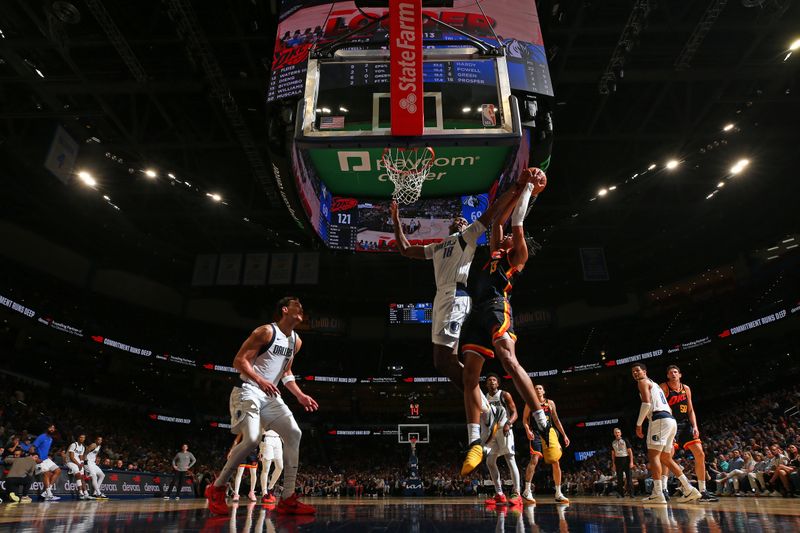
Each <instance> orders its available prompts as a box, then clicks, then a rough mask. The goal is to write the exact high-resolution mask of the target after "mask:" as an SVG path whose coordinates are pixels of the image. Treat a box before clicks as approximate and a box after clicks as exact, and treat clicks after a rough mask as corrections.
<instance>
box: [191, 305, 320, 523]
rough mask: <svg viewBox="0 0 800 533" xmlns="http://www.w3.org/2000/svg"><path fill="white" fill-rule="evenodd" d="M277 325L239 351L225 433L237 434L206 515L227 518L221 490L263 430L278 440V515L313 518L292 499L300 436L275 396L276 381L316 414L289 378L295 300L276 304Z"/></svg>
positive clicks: (296, 347)
mask: <svg viewBox="0 0 800 533" xmlns="http://www.w3.org/2000/svg"><path fill="white" fill-rule="evenodd" d="M275 316H276V319H277V322H273V323H272V324H267V325H264V326H260V327H258V328H256V329H255V330H254V331H253V333H251V334H250V337H248V339H247V340H246V341H245V342H244V344H242V347H241V348H239V352H238V353H237V354H236V358H235V359H234V360H233V366H234V367H235V368H236V369H237V370H239V372H240V378H241V380H242V383H241V386H239V387H234V388H233V391H231V397H230V410H231V432H232V433H238V434H241V436H242V438H241V441H240V442H239V444H237V445H236V446H234V448H233V449H232V450H231V453H230V455H229V457H228V461H227V462H226V463H225V466H224V467H223V468H222V471H221V472H220V474H219V477H217V479H216V480H215V481H214V483H213V484H212V485H209V486H208V488H207V489H206V498H208V508H209V509H210V510H211V512H212V513H215V514H220V515H227V514H229V513H230V510H229V508H228V504H227V503H226V502H225V484H226V483H227V481H228V479H229V478H230V477H231V475H232V474H233V473H234V471H235V470H236V467H237V466H238V465H239V464H241V463H242V461H243V459H244V458H245V457H247V454H249V453H250V452H251V451H252V450H253V449H255V447H256V446H257V445H258V441H259V439H260V437H261V434H262V432H263V431H264V430H266V429H273V430H275V432H276V433H277V434H278V435H280V436H281V437H282V438H283V443H284V457H283V459H284V483H283V493H282V494H281V499H280V501H279V502H278V505H277V507H276V511H277V512H278V514H313V513H314V512H315V509H314V508H313V507H312V506H310V505H306V504H304V503H301V502H300V501H299V500H298V495H297V494H296V493H295V485H296V482H297V466H298V463H299V455H300V437H301V436H302V432H301V431H300V427H299V426H298V425H297V422H296V421H295V419H294V416H293V415H292V412H291V411H290V410H289V408H288V407H287V406H286V404H285V403H284V401H283V398H281V393H280V391H279V390H278V386H277V384H278V381H281V382H282V383H283V385H284V386H285V387H286V389H287V390H288V391H289V392H291V393H292V394H293V395H294V397H295V398H297V401H298V403H300V405H301V406H302V407H303V408H304V409H305V410H306V411H309V412H310V411H316V410H317V409H318V408H319V405H318V404H317V401H316V400H314V398H312V397H311V396H309V395H307V394H305V393H303V391H301V390H300V387H299V386H298V385H297V382H296V381H295V378H294V375H293V374H292V361H294V357H295V355H296V354H297V352H299V351H300V348H301V346H302V341H301V340H300V337H299V336H298V335H297V333H295V331H294V328H295V327H296V326H297V325H298V324H299V323H300V322H302V321H303V306H302V305H301V304H300V300H299V299H297V298H295V297H293V296H287V297H285V298H282V299H281V300H279V301H278V304H277V307H276V313H275Z"/></svg>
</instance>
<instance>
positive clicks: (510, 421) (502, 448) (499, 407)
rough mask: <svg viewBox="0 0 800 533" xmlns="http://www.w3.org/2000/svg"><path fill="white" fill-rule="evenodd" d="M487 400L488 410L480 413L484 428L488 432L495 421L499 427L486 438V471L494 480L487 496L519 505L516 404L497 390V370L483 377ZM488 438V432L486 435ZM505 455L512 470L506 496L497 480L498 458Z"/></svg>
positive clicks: (493, 500) (493, 501) (494, 502)
mask: <svg viewBox="0 0 800 533" xmlns="http://www.w3.org/2000/svg"><path fill="white" fill-rule="evenodd" d="M486 401H487V403H488V404H489V410H488V411H487V412H485V413H483V416H482V418H483V421H482V424H481V427H482V429H483V432H486V433H488V432H491V428H492V426H493V425H495V424H497V426H498V428H502V429H501V430H500V431H495V432H493V433H494V436H493V437H491V438H489V439H488V441H487V442H486V448H487V449H488V450H489V452H488V456H487V459H486V466H488V467H489V474H490V475H491V478H492V483H494V491H495V495H494V498H490V499H488V500H486V503H487V504H491V505H522V498H521V497H520V495H519V468H517V460H516V459H515V457H514V454H515V453H516V452H515V450H514V431H513V428H514V422H516V421H517V406H516V405H515V404H514V398H512V397H511V395H510V394H509V393H507V392H505V391H503V390H500V377H499V376H498V375H497V374H489V375H488V376H487V377H486ZM486 437H487V438H488V434H487V435H486ZM499 457H505V458H506V464H507V465H508V469H509V470H510V471H511V481H512V483H513V488H512V491H511V496H510V497H508V498H506V495H505V494H503V485H502V482H501V480H500V469H499V468H498V467H497V459H498V458H499Z"/></svg>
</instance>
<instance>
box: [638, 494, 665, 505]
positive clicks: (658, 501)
mask: <svg viewBox="0 0 800 533" xmlns="http://www.w3.org/2000/svg"><path fill="white" fill-rule="evenodd" d="M642 503H645V504H650V505H667V499H666V498H664V493H663V492H658V493H656V491H653V494H651V495H650V496H648V497H647V498H642Z"/></svg>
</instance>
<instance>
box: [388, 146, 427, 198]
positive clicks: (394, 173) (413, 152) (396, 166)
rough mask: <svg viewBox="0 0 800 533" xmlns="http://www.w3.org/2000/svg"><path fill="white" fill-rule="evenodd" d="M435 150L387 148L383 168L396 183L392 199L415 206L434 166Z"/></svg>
mask: <svg viewBox="0 0 800 533" xmlns="http://www.w3.org/2000/svg"><path fill="white" fill-rule="evenodd" d="M434 155H435V154H434V152H433V148H429V147H425V148H386V149H385V150H384V151H383V157H382V158H381V160H382V161H383V166H384V167H385V168H386V173H387V174H388V175H389V179H390V180H392V183H394V192H393V193H392V198H394V199H395V200H397V202H398V203H400V204H405V205H408V204H413V203H414V202H416V201H417V200H419V195H420V193H421V192H422V184H423V183H425V179H426V178H427V177H428V173H429V172H430V170H431V167H432V166H433V159H434Z"/></svg>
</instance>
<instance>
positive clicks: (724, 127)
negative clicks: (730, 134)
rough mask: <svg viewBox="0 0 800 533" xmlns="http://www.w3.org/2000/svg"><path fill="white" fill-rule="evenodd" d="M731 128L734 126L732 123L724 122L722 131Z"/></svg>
mask: <svg viewBox="0 0 800 533" xmlns="http://www.w3.org/2000/svg"><path fill="white" fill-rule="evenodd" d="M733 128H734V125H733V124H730V123H728V124H725V126H723V128H722V131H731V130H732V129H733Z"/></svg>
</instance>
